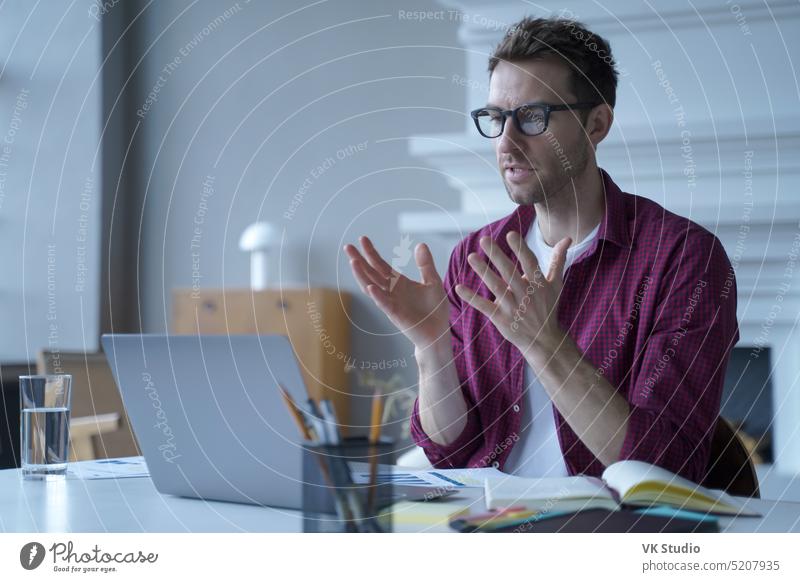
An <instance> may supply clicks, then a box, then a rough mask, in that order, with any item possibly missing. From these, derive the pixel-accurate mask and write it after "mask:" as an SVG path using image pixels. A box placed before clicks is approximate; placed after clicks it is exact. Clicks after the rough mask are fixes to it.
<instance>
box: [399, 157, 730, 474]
mask: <svg viewBox="0 0 800 582" xmlns="http://www.w3.org/2000/svg"><path fill="white" fill-rule="evenodd" d="M601 173H602V176H603V183H604V187H605V203H606V210H605V215H604V218H603V220H602V223H601V225H600V230H599V231H598V234H597V237H596V238H595V240H594V242H593V243H592V245H591V246H590V247H589V248H588V249H587V250H586V251H585V252H584V253H583V254H581V256H579V257H576V259H575V262H574V263H573V264H572V265H571V266H570V267H569V269H567V270H566V272H565V275H564V288H563V291H562V294H561V297H560V300H559V304H558V321H559V323H560V325H561V326H562V329H563V330H564V331H565V332H566V333H568V334H569V335H570V337H572V339H573V340H574V341H575V342H576V343H577V345H578V347H579V348H580V350H581V351H582V352H583V355H584V358H585V359H587V360H588V361H589V362H591V363H592V364H593V365H594V366H595V368H596V369H597V372H596V375H597V377H598V378H601V377H602V378H605V379H606V380H607V381H608V382H610V383H611V385H612V386H614V387H615V388H616V389H617V390H618V392H619V393H620V394H622V395H623V396H624V397H625V399H626V400H627V401H628V404H629V406H630V416H629V418H628V429H627V433H626V435H625V440H624V444H623V447H622V452H621V455H620V460H622V459H638V460H641V461H645V462H648V463H652V464H655V465H660V466H662V467H664V468H666V469H668V470H670V471H673V472H675V473H679V474H681V475H683V476H684V477H687V478H689V479H692V480H694V481H700V480H701V479H702V478H703V476H704V475H705V470H706V465H707V463H708V456H709V446H710V440H711V436H712V435H713V430H714V427H715V423H716V420H717V416H718V414H719V407H720V399H721V394H722V387H723V381H724V376H725V369H726V364H727V361H728V356H729V354H730V350H731V349H732V348H733V346H734V344H735V343H736V342H737V341H738V339H739V329H738V325H737V321H736V280H735V277H734V272H733V269H732V267H731V264H730V262H729V260H728V257H727V255H726V254H725V251H724V249H723V248H722V245H721V244H720V242H719V240H718V239H717V238H716V237H715V236H714V235H713V234H711V233H710V232H708V231H707V230H706V229H704V228H702V227H701V226H699V225H697V224H695V223H694V222H692V221H690V220H689V219H687V218H683V217H681V216H678V215H676V214H673V213H671V212H669V211H667V210H665V209H664V208H662V207H661V206H660V205H658V204H657V203H655V202H653V201H651V200H648V199H646V198H642V197H639V196H634V195H632V194H627V193H623V192H621V191H620V190H619V188H618V187H617V185H616V184H615V183H614V182H613V181H612V180H611V178H610V177H609V176H608V174H606V173H605V172H604V171H602V170H601ZM534 218H535V209H534V207H533V206H519V207H518V208H517V209H516V210H515V211H514V212H512V213H511V214H510V215H509V216H507V217H506V218H503V219H501V220H499V221H497V222H494V223H492V224H489V225H488V226H485V227H484V228H482V229H480V230H479V231H477V232H474V233H471V234H470V235H468V236H467V237H466V238H465V239H464V240H462V241H461V242H460V243H459V244H458V245H457V247H456V248H455V250H454V251H453V254H452V256H451V258H450V264H449V267H448V270H447V274H446V276H445V279H444V284H445V290H446V292H447V296H448V298H449V301H450V327H451V332H452V337H453V350H454V357H455V364H456V368H457V370H458V376H459V379H460V381H461V390H462V393H463V395H464V398H465V399H466V402H467V407H468V416H467V424H466V427H465V428H464V430H463V431H462V433H461V434H460V435H459V436H458V437H457V438H456V440H455V441H453V442H452V443H450V444H448V445H444V446H442V445H439V444H436V443H434V442H433V441H432V440H431V439H430V438H429V437H428V435H427V434H426V433H425V431H424V430H423V429H422V426H421V424H420V417H419V400H417V402H416V403H415V405H414V409H413V413H412V417H411V434H412V437H413V438H414V441H415V442H416V443H417V444H418V445H419V446H421V447H422V448H423V449H424V450H425V453H426V455H427V456H428V459H429V460H430V461H431V462H432V463H433V464H434V466H436V467H459V468H460V467H484V466H495V467H499V468H500V469H502V468H503V465H504V463H505V461H506V459H507V458H508V454H509V452H510V451H511V448H512V447H513V446H514V444H515V443H516V442H517V441H518V440H519V439H520V431H521V428H522V427H521V426H520V417H521V414H520V409H521V408H520V407H522V406H526V405H527V402H526V401H525V399H524V397H523V394H524V386H523V372H524V367H525V366H526V365H527V363H526V361H525V359H524V358H523V356H522V354H521V352H520V351H519V350H518V349H517V348H516V347H515V346H514V345H513V344H511V343H510V342H508V341H507V340H506V339H505V338H504V337H503V336H502V335H501V334H500V332H499V331H498V330H497V329H496V328H495V327H494V325H493V324H492V323H491V321H489V319H488V318H486V317H485V316H483V315H482V314H481V313H480V312H478V311H477V310H475V309H473V308H472V307H470V306H469V305H468V304H466V303H464V302H463V301H462V300H461V299H460V298H459V297H458V295H457V294H456V292H455V285H456V284H458V283H462V284H464V285H466V286H468V287H470V288H472V289H474V290H476V291H477V292H478V293H479V294H480V295H482V296H484V297H487V298H489V299H491V300H493V299H494V296H493V295H492V294H491V293H490V292H489V290H488V289H487V287H486V285H484V283H483V282H482V281H481V279H480V278H479V277H478V275H477V274H476V273H475V272H474V271H473V269H472V268H471V267H470V266H469V264H468V263H467V261H466V258H467V255H469V253H471V252H475V253H478V254H479V255H480V256H481V258H483V259H484V260H486V261H487V262H488V260H487V258H486V253H484V251H483V250H482V249H481V248H480V246H479V244H478V241H479V239H480V237H482V236H484V235H488V236H490V237H492V239H494V240H495V241H496V242H497V243H498V244H499V245H500V247H501V248H502V249H503V251H504V252H505V253H506V254H507V255H508V256H509V258H510V259H511V260H512V261H514V263H515V264H516V265H517V268H518V269H519V268H520V267H519V263H518V261H517V259H516V257H515V256H514V254H513V253H512V252H511V250H510V248H509V246H508V243H507V242H506V233H508V232H509V231H511V230H517V231H519V232H520V233H521V234H522V235H523V237H524V236H525V235H526V234H527V232H528V229H529V228H530V226H531V224H532V223H533V220H534ZM490 264H491V263H490ZM492 268H493V267H492ZM552 408H553V414H554V415H555V421H556V430H557V432H558V438H559V443H560V446H561V451H562V453H563V455H564V461H565V463H566V465H567V469H568V471H569V473H570V474H571V475H575V474H579V473H582V474H587V475H594V476H599V475H600V474H601V473H602V471H603V469H604V468H605V466H604V465H603V464H602V463H601V462H600V461H599V460H598V459H597V458H596V457H595V456H594V454H592V452H591V451H590V450H589V449H588V448H587V447H586V446H585V445H584V444H583V443H582V442H581V441H580V439H579V438H578V437H577V435H576V434H575V432H574V431H573V430H572V428H571V427H570V426H569V425H568V424H567V422H566V421H565V420H564V417H563V416H562V415H561V413H560V412H559V411H558V410H557V409H556V408H555V406H553V407H552Z"/></svg>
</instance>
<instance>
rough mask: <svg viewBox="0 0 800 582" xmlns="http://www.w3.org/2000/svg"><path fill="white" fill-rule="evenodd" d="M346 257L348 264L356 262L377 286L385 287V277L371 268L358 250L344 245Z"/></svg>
mask: <svg viewBox="0 0 800 582" xmlns="http://www.w3.org/2000/svg"><path fill="white" fill-rule="evenodd" d="M344 250H345V252H346V253H347V256H348V257H350V263H351V264H352V262H353V261H358V262H359V264H360V265H361V266H362V267H363V269H364V272H365V273H366V274H367V276H368V277H369V278H370V279H371V280H372V281H373V282H374V283H375V284H376V285H378V286H380V287H386V277H384V276H382V275H381V274H380V273H379V272H378V271H376V270H375V269H373V268H372V266H370V264H369V263H368V262H367V260H366V259H365V258H364V257H363V256H361V253H359V252H358V249H357V248H356V247H354V246H353V245H346V246H345V247H344Z"/></svg>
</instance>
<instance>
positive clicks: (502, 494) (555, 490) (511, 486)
mask: <svg viewBox="0 0 800 582" xmlns="http://www.w3.org/2000/svg"><path fill="white" fill-rule="evenodd" d="M485 496H486V506H487V507H489V508H491V507H494V506H499V505H502V506H512V505H518V504H519V505H528V504H531V503H540V504H550V505H551V506H555V505H558V503H559V502H560V501H563V500H568V499H569V500H586V499H607V500H611V501H613V502H614V504H616V501H615V500H614V495H613V494H612V492H611V491H609V490H608V488H606V486H605V485H604V484H603V482H602V481H601V480H600V479H597V478H594V477H585V476H576V477H557V478H542V479H531V478H525V477H515V476H513V475H507V476H504V477H491V478H487V479H486V489H485Z"/></svg>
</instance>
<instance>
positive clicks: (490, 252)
mask: <svg viewBox="0 0 800 582" xmlns="http://www.w3.org/2000/svg"><path fill="white" fill-rule="evenodd" d="M480 243H481V248H482V249H483V250H484V251H485V252H486V255H487V256H488V257H489V260H490V261H491V262H492V264H493V265H494V266H495V267H497V271H498V272H499V273H500V276H501V277H502V278H503V280H504V281H505V282H506V283H507V284H508V286H509V287H511V288H512V289H513V290H514V292H515V293H523V292H524V291H525V286H524V285H523V284H522V280H521V278H520V277H521V275H522V273H520V272H519V271H518V270H517V268H516V267H515V266H514V263H513V262H512V261H511V259H509V258H508V256H506V254H505V253H504V252H503V249H501V248H500V245H498V244H497V243H496V242H494V241H493V240H492V239H491V238H490V237H488V236H484V237H481V240H480Z"/></svg>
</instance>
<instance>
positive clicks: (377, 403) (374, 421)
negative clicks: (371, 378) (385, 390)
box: [369, 388, 383, 444]
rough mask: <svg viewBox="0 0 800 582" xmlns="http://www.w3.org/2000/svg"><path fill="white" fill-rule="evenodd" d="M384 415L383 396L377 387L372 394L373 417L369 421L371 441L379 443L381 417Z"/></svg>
mask: <svg viewBox="0 0 800 582" xmlns="http://www.w3.org/2000/svg"><path fill="white" fill-rule="evenodd" d="M382 416H383V396H382V394H381V391H380V389H378V388H376V389H375V393H374V394H373V395H372V418H371V419H370V423H369V441H370V442H371V443H373V444H374V443H377V442H378V441H379V440H380V438H381V417H382Z"/></svg>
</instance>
